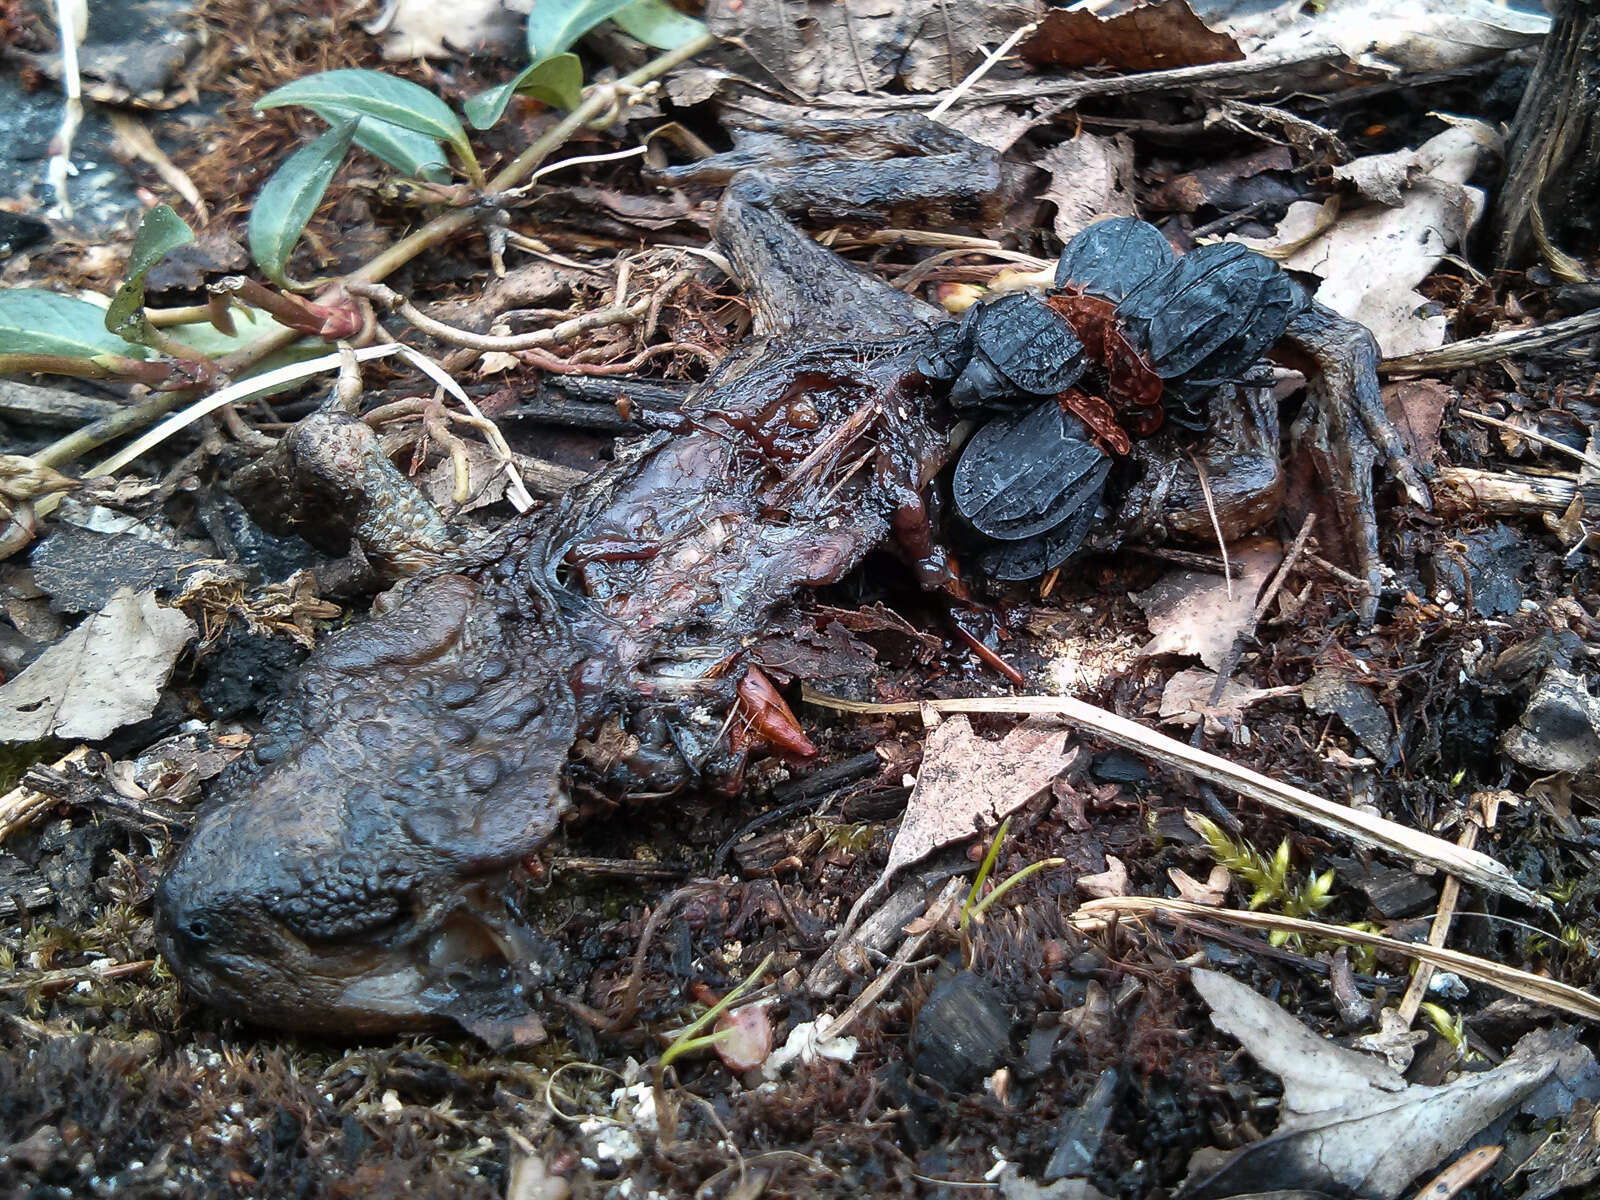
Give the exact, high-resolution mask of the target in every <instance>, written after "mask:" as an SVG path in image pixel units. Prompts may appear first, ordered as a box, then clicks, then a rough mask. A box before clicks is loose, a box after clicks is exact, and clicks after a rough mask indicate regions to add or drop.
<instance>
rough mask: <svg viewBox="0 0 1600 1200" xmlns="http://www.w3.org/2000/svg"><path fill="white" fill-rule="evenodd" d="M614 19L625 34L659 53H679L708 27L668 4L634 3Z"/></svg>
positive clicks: (661, 1)
mask: <svg viewBox="0 0 1600 1200" xmlns="http://www.w3.org/2000/svg"><path fill="white" fill-rule="evenodd" d="M611 19H612V20H613V21H615V22H616V23H617V24H618V25H620V26H622V31H623V32H624V33H627V34H630V35H632V36H633V37H636V38H638V39H639V40H640V41H641V42H643V43H644V44H645V45H646V46H654V47H655V48H656V49H657V50H676V49H677V48H678V47H679V46H686V45H688V44H689V43H690V42H692V41H694V39H695V38H697V37H699V36H700V35H701V34H703V33H705V32H706V23H705V22H704V21H697V20H695V19H694V18H693V17H690V16H685V15H684V14H683V13H681V12H679V11H678V10H677V9H675V8H673V7H672V5H670V4H668V3H667V2H666V0H634V2H633V3H632V4H630V5H628V6H627V7H626V8H619V9H618V10H617V11H616V12H614V13H612V14H611Z"/></svg>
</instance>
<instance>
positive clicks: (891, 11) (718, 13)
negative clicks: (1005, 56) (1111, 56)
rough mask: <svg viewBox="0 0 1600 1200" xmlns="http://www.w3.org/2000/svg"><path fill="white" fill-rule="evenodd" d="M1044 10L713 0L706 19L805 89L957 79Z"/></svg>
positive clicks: (930, 87) (883, 0)
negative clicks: (988, 51) (991, 47)
mask: <svg viewBox="0 0 1600 1200" xmlns="http://www.w3.org/2000/svg"><path fill="white" fill-rule="evenodd" d="M1037 16H1038V5H1036V4H1034V3H1024V2H1019V0H998V2H997V3H993V4H948V3H945V2H944V0H710V2H709V3H708V4H707V5H706V13H705V19H706V24H707V25H709V26H710V27H711V32H712V33H714V34H716V35H717V36H718V37H720V38H723V39H725V40H727V41H731V42H733V43H735V44H736V45H739V46H742V47H743V48H744V49H745V50H747V51H749V53H750V56H751V57H752V58H754V59H755V60H756V61H757V62H759V63H760V64H761V65H762V66H763V67H765V68H766V69H767V70H768V71H770V72H771V73H772V74H773V76H775V77H776V78H777V79H779V80H781V81H782V82H783V83H784V84H786V85H788V86H789V87H791V88H793V89H794V90H795V91H796V92H798V93H799V94H800V95H802V96H808V97H810V96H818V95H821V94H822V93H824V92H835V91H837V92H870V91H879V90H882V89H885V88H887V87H888V86H889V85H890V84H893V83H898V84H900V85H902V86H903V87H905V88H906V89H907V90H909V91H913V92H929V91H937V90H940V89H943V88H950V87H954V86H955V85H956V84H958V83H960V82H961V80H962V79H963V78H965V77H966V75H967V73H968V72H969V71H971V70H972V69H973V68H974V67H976V66H977V65H978V64H979V63H980V62H982V61H983V59H984V57H985V55H986V53H987V50H986V47H989V46H993V45H995V44H996V43H998V42H1001V41H1003V40H1004V39H1005V38H1007V37H1008V36H1010V35H1011V33H1013V32H1014V31H1015V30H1017V29H1019V28H1021V27H1022V26H1023V25H1026V24H1027V23H1028V22H1030V21H1032V20H1034V19H1035V18H1036V17H1037Z"/></svg>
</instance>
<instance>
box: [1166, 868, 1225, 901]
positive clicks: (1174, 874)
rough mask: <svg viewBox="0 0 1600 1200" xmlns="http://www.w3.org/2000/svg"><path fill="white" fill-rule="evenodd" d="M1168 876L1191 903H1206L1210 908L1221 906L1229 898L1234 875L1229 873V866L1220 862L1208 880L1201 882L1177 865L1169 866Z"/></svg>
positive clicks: (1182, 897)
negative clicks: (1229, 889) (1229, 888)
mask: <svg viewBox="0 0 1600 1200" xmlns="http://www.w3.org/2000/svg"><path fill="white" fill-rule="evenodd" d="M1167 878H1168V879H1170V880H1172V886H1173V887H1175V888H1177V889H1178V896H1179V897H1180V898H1181V899H1184V900H1187V901H1189V903H1191V904H1204V905H1206V906H1207V907H1209V908H1217V907H1220V906H1221V904H1222V902H1223V901H1224V900H1226V899H1227V898H1228V887H1229V885H1231V884H1232V883H1233V876H1232V875H1230V874H1228V868H1227V867H1224V866H1222V865H1220V864H1218V865H1217V866H1214V867H1212V868H1211V874H1210V875H1208V876H1206V881H1205V882H1204V883H1201V882H1200V881H1199V880H1198V879H1196V878H1195V877H1194V876H1193V875H1191V874H1189V872H1187V871H1182V870H1179V869H1178V868H1177V867H1168V868H1167Z"/></svg>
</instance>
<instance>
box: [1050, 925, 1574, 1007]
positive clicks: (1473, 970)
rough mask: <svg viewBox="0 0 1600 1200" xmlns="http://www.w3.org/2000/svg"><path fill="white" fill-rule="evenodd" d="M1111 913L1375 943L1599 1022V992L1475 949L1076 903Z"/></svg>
mask: <svg viewBox="0 0 1600 1200" xmlns="http://www.w3.org/2000/svg"><path fill="white" fill-rule="evenodd" d="M1112 916H1122V917H1130V916H1131V917H1145V916H1156V917H1162V918H1167V919H1171V918H1175V917H1186V916H1189V917H1199V918H1203V919H1205V920H1208V921H1226V922H1228V923H1230V924H1233V925H1240V926H1244V927H1246V928H1249V929H1265V930H1281V931H1283V932H1285V933H1299V934H1305V935H1307V936H1310V937H1319V938H1331V939H1333V940H1335V941H1342V942H1349V943H1351V944H1352V945H1357V946H1371V947H1372V948H1373V949H1374V950H1382V951H1387V952H1388V953H1391V954H1399V955H1402V956H1403V957H1406V958H1413V959H1416V960H1418V961H1419V962H1425V963H1427V964H1428V965H1429V966H1433V967H1439V968H1442V969H1443V970H1446V971H1454V972H1455V973H1456V974H1457V975H1460V976H1461V977H1462V978H1464V979H1472V980H1476V981H1477V982H1478V983H1482V984H1487V985H1488V986H1489V987H1493V988H1498V989H1499V990H1501V991H1503V992H1508V993H1510V994H1511V995H1513V996H1520V997H1521V998H1522V999H1524V1000H1528V1001H1531V1002H1532V1003H1534V1004H1543V1005H1545V1006H1546V1007H1549V1008H1555V1009H1559V1010H1560V1011H1562V1012H1564V1013H1570V1014H1571V1015H1572V1016H1575V1017H1582V1018H1583V1019H1584V1020H1586V1021H1600V997H1595V996H1591V995H1590V994H1589V993H1588V992H1586V991H1584V990H1582V989H1581V988H1575V987H1572V986H1571V985H1570V984H1565V983H1557V982H1556V981H1555V980H1553V979H1546V978H1545V977H1544V976H1542V975H1534V974H1532V973H1531V972H1528V971H1519V970H1517V969H1516V968H1515V967H1507V966H1502V965H1501V964H1500V963H1497V962H1494V961H1492V960H1490V959H1487V958H1479V957H1478V956H1477V955H1475V954H1463V953H1462V952H1461V951H1459V950H1448V949H1445V948H1444V947H1443V946H1430V945H1428V944H1427V943H1426V942H1421V943H1418V942H1401V941H1396V940H1395V939H1394V938H1389V937H1384V936H1383V935H1382V934H1378V933H1367V932H1366V931H1365V930H1361V929H1348V928H1345V927H1344V926H1341V925H1323V924H1320V923H1318V922H1316V921H1305V920H1302V919H1300V918H1298V917H1280V916H1275V915H1273V914H1272V913H1261V912H1249V911H1247V910H1245V909H1238V908H1208V907H1206V906H1205V905H1203V904H1193V903H1190V902H1189V901H1187V900H1166V899H1162V898H1160V897H1157V896H1111V897H1108V898H1106V899H1103V900H1090V901H1088V902H1087V903H1085V904H1082V905H1080V906H1079V907H1078V911H1077V912H1075V913H1074V914H1073V920H1074V921H1075V922H1077V923H1078V924H1079V925H1080V926H1084V925H1089V924H1091V923H1097V922H1100V921H1104V920H1105V919H1107V918H1109V917H1112Z"/></svg>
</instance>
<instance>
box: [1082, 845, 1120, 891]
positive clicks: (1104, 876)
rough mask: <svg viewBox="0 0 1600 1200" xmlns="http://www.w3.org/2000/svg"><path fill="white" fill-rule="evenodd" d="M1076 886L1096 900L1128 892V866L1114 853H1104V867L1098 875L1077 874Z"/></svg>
mask: <svg viewBox="0 0 1600 1200" xmlns="http://www.w3.org/2000/svg"><path fill="white" fill-rule="evenodd" d="M1077 888H1078V890H1079V891H1080V892H1082V893H1083V894H1084V895H1085V896H1092V897H1094V898H1095V899H1096V900H1101V899H1104V898H1105V897H1107V896H1126V895H1127V894H1128V868H1127V867H1126V866H1125V865H1123V862H1122V860H1121V859H1120V858H1118V857H1116V855H1114V854H1108V855H1106V869H1105V870H1104V871H1101V872H1100V873H1099V874H1098V875H1079V876H1078V879H1077Z"/></svg>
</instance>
